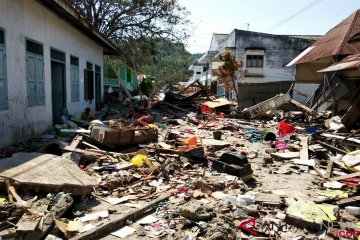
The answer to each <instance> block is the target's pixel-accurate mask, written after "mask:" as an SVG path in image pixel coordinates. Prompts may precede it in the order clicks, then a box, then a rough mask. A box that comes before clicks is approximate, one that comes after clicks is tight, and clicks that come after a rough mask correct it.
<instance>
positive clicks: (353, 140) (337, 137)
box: [321, 133, 360, 144]
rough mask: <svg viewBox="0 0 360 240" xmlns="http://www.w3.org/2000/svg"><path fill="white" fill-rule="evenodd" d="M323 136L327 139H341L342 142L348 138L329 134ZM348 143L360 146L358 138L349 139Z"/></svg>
mask: <svg viewBox="0 0 360 240" xmlns="http://www.w3.org/2000/svg"><path fill="white" fill-rule="evenodd" d="M321 136H324V137H327V138H335V139H341V140H344V139H345V138H346V137H343V136H338V135H334V134H328V133H322V134H321ZM346 141H350V142H354V143H357V144H360V140H359V139H356V138H353V137H349V138H347V139H346Z"/></svg>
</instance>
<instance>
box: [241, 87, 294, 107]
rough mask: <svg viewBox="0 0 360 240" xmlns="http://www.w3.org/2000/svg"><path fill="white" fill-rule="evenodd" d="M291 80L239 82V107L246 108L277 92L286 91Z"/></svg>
mask: <svg viewBox="0 0 360 240" xmlns="http://www.w3.org/2000/svg"><path fill="white" fill-rule="evenodd" d="M291 84H292V82H291V81H283V82H280V81H276V82H269V83H239V96H240V97H239V100H240V104H239V107H240V108H241V109H242V108H247V107H251V106H254V105H256V104H258V103H260V102H263V101H265V100H267V99H269V98H272V97H274V96H276V95H277V94H279V93H286V92H287V91H288V89H289V88H290V86H291Z"/></svg>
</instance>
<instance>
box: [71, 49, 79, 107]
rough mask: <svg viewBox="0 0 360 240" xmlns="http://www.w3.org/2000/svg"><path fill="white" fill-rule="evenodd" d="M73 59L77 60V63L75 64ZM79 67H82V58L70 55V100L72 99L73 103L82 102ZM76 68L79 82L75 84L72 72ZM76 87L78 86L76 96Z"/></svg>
mask: <svg viewBox="0 0 360 240" xmlns="http://www.w3.org/2000/svg"><path fill="white" fill-rule="evenodd" d="M72 59H76V60H77V63H76V64H73V61H72ZM79 65H80V58H79V57H77V56H75V55H71V54H70V85H71V92H70V95H71V96H70V98H71V102H80V66H79ZM74 67H77V71H76V74H77V81H76V82H74V79H73V76H72V71H73V68H74ZM74 86H77V92H76V95H75V92H74Z"/></svg>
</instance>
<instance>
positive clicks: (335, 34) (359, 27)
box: [289, 9, 360, 66]
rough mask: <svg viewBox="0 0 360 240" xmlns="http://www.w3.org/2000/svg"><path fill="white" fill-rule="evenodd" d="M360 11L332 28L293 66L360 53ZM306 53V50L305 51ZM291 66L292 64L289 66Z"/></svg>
mask: <svg viewBox="0 0 360 240" xmlns="http://www.w3.org/2000/svg"><path fill="white" fill-rule="evenodd" d="M359 40H360V9H359V10H357V11H356V12H354V13H353V14H351V15H350V16H349V17H347V18H346V19H345V20H343V21H342V22H341V23H339V24H338V25H336V26H335V27H334V28H332V29H331V30H330V31H329V32H327V33H326V34H325V35H324V36H323V37H322V38H320V39H319V40H317V41H316V42H315V43H314V44H312V45H311V46H310V47H312V49H310V50H308V51H307V52H306V54H303V53H301V54H300V55H301V57H299V56H298V57H297V58H296V59H297V60H296V61H294V60H295V59H294V60H293V61H291V63H292V64H299V63H306V62H312V61H315V60H318V59H321V58H325V57H330V56H336V55H349V54H358V53H360V41H359ZM305 51H306V50H305ZM289 66H290V64H289Z"/></svg>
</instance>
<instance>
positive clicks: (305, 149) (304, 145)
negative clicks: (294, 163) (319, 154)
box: [300, 137, 309, 160]
mask: <svg viewBox="0 0 360 240" xmlns="http://www.w3.org/2000/svg"><path fill="white" fill-rule="evenodd" d="M308 140H309V137H302V138H300V145H301V149H300V160H309V146H308Z"/></svg>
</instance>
